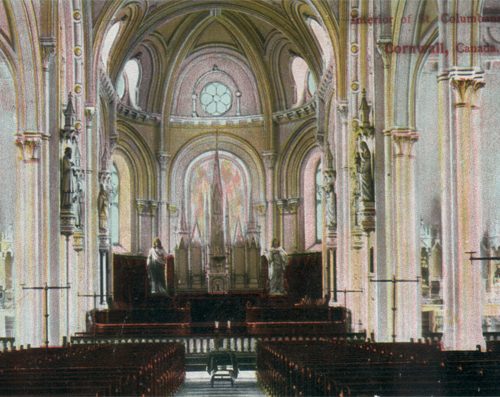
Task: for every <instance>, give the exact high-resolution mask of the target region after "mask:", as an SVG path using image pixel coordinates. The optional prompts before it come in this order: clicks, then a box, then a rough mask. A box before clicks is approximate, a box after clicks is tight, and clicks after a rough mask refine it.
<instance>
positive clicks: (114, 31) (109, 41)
mask: <svg viewBox="0 0 500 397" xmlns="http://www.w3.org/2000/svg"><path fill="white" fill-rule="evenodd" d="M119 30H120V22H116V23H115V24H114V25H113V26H111V27H110V28H109V30H108V31H107V33H106V36H105V37H104V41H103V44H102V50H101V60H102V62H103V63H104V66H105V67H106V69H107V68H108V61H109V54H110V53H111V48H113V44H114V43H115V41H116V37H117V36H118V32H119Z"/></svg>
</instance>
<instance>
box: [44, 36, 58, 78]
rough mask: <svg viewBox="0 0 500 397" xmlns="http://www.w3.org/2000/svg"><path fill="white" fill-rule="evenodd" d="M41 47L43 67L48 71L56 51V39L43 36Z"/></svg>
mask: <svg viewBox="0 0 500 397" xmlns="http://www.w3.org/2000/svg"><path fill="white" fill-rule="evenodd" d="M40 49H41V53H42V68H43V70H44V71H47V70H48V68H49V64H50V61H51V60H52V58H53V57H54V55H55V53H56V39H55V38H54V37H42V38H41V39H40Z"/></svg>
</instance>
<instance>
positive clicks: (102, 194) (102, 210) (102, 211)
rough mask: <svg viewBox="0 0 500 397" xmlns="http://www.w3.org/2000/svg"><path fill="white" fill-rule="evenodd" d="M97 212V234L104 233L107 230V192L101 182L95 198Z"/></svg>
mask: <svg viewBox="0 0 500 397" xmlns="http://www.w3.org/2000/svg"><path fill="white" fill-rule="evenodd" d="M97 211H98V215H99V232H101V233H106V232H107V230H108V216H109V192H108V190H107V189H106V187H105V186H104V183H102V182H101V184H100V186H99V195H98V196H97Z"/></svg>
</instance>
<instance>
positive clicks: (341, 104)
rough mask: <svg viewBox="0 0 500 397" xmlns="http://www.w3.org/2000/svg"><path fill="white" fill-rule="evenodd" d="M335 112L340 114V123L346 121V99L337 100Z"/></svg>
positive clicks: (347, 103)
mask: <svg viewBox="0 0 500 397" xmlns="http://www.w3.org/2000/svg"><path fill="white" fill-rule="evenodd" d="M337 112H338V114H339V116H340V120H341V121H342V123H347V122H348V116H349V102H348V101H346V100H341V101H338V102H337Z"/></svg>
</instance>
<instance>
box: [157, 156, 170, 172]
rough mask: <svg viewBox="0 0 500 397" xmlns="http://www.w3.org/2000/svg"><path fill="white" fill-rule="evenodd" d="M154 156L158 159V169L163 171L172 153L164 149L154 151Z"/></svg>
mask: <svg viewBox="0 0 500 397" xmlns="http://www.w3.org/2000/svg"><path fill="white" fill-rule="evenodd" d="M156 158H157V159H158V163H160V169H161V170H162V171H165V170H166V169H167V165H168V163H169V161H170V159H171V158H172V155H171V154H169V153H168V152H165V151H158V152H157V153H156Z"/></svg>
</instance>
